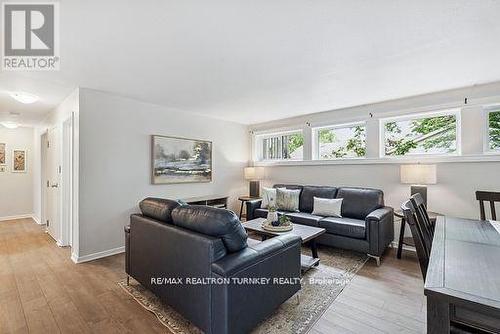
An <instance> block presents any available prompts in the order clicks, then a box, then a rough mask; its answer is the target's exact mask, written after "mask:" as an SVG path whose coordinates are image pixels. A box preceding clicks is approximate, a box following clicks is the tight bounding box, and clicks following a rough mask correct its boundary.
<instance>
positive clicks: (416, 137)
mask: <svg viewBox="0 0 500 334" xmlns="http://www.w3.org/2000/svg"><path fill="white" fill-rule="evenodd" d="M456 124H457V119H456V116H455V115H445V116H436V117H426V118H418V119H410V120H404V121H393V122H387V123H385V126H384V128H385V154H386V155H388V156H400V155H406V154H426V153H427V154H429V153H434V154H436V153H437V154H449V153H453V152H456V149H457V144H456V143H457V131H456Z"/></svg>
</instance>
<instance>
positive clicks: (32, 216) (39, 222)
mask: <svg viewBox="0 0 500 334" xmlns="http://www.w3.org/2000/svg"><path fill="white" fill-rule="evenodd" d="M31 218H32V219H33V220H34V221H35V223H37V224H38V225H43V224H42V221H41V220H40V217H38V216H37V215H35V214H32V215H31Z"/></svg>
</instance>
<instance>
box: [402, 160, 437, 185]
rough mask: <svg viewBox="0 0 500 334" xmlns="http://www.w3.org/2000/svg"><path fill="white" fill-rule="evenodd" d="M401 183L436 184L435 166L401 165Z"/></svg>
mask: <svg viewBox="0 0 500 334" xmlns="http://www.w3.org/2000/svg"><path fill="white" fill-rule="evenodd" d="M401 183H408V184H436V183H437V178H436V165H420V164H419V165H401Z"/></svg>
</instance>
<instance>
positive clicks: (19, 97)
mask: <svg viewBox="0 0 500 334" xmlns="http://www.w3.org/2000/svg"><path fill="white" fill-rule="evenodd" d="M10 96H11V97H12V98H13V99H15V100H16V101H19V102H21V103H24V104H31V103H35V102H36V101H38V100H39V97H38V96H36V95H33V94H30V93H26V92H12V93H10Z"/></svg>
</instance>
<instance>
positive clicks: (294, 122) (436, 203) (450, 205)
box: [250, 83, 500, 237]
mask: <svg viewBox="0 0 500 334" xmlns="http://www.w3.org/2000/svg"><path fill="white" fill-rule="evenodd" d="M499 92H500V83H496V84H489V85H484V86H476V87H471V88H466V89H458V90H453V91H448V92H442V93H436V94H430V95H423V96H417V97H412V98H407V99H401V100H395V101H388V102H384V103H377V104H372V105H364V106H360V107H353V108H348V109H342V110H334V111H328V112H322V113H316V114H310V115H307V116H303V117H295V118H290V119H284V120H280V121H275V122H268V123H265V124H257V125H253V126H251V127H250V128H251V131H254V132H256V133H258V132H259V131H266V130H269V129H277V128H301V129H303V131H304V134H305V135H306V136H310V135H311V130H310V126H309V125H308V124H311V125H312V126H314V125H319V124H328V123H329V124H336V123H337V124H339V123H346V122H351V121H366V122H367V158H368V159H366V161H362V162H359V161H356V162H355V161H350V162H349V161H345V162H340V163H339V162H326V163H323V164H321V162H320V163H318V162H314V161H308V162H297V163H294V162H290V163H288V165H287V163H285V164H283V165H274V166H269V165H268V167H267V168H266V174H267V179H266V181H265V184H268V185H271V184H274V183H281V182H284V183H299V184H316V185H337V186H341V185H346V186H361V187H363V186H366V187H375V188H380V189H382V190H383V191H384V193H385V200H386V204H387V205H390V206H392V207H394V208H399V207H400V205H401V203H402V202H403V201H404V200H406V199H407V197H408V196H409V185H404V184H401V183H400V176H399V166H400V164H402V163H407V162H408V161H403V160H396V161H394V160H393V161H384V160H382V159H380V158H379V157H378V147H379V146H378V144H379V141H378V136H379V133H378V120H379V119H380V118H383V117H388V116H395V115H399V114H411V113H420V112H424V111H432V110H438V109H442V108H450V107H458V108H459V109H460V110H461V118H462V131H461V138H462V156H460V157H454V158H451V159H447V158H442V159H441V158H437V159H436V158H433V159H431V160H428V159H424V158H412V159H411V160H410V161H411V162H419V161H431V162H432V163H436V164H437V171H438V172H437V173H438V175H437V179H438V184H436V185H430V186H428V203H429V209H430V210H433V211H437V212H440V213H443V214H447V215H454V216H460V217H467V218H478V217H479V206H478V203H477V201H476V200H475V194H474V192H475V191H476V190H492V191H500V156H499V155H497V156H491V155H489V156H486V155H483V139H484V137H483V134H484V121H483V115H484V114H483V110H482V106H483V105H488V104H491V103H500V96H499ZM465 97H468V104H467V105H466V106H465V105H464V104H463V102H464V98H465ZM370 113H372V114H373V118H371V117H370V115H369V114H370ZM305 151H307V150H305ZM306 158H309V159H310V158H311V156H309V157H307V156H306ZM264 165H265V164H264ZM396 230H397V231H399V226H398V225H397V224H396ZM395 235H396V237H397V236H398V234H397V233H396V234H395Z"/></svg>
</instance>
